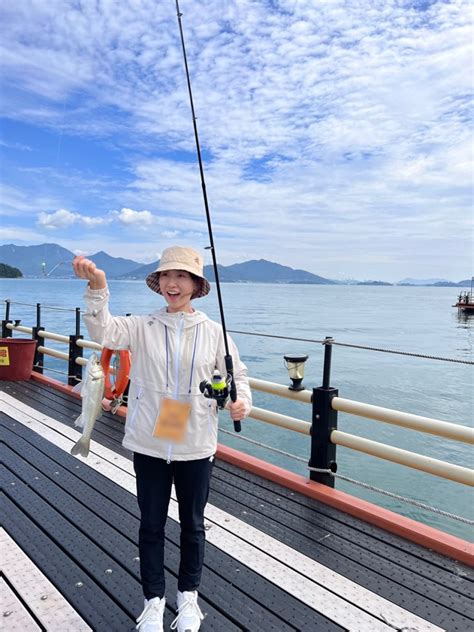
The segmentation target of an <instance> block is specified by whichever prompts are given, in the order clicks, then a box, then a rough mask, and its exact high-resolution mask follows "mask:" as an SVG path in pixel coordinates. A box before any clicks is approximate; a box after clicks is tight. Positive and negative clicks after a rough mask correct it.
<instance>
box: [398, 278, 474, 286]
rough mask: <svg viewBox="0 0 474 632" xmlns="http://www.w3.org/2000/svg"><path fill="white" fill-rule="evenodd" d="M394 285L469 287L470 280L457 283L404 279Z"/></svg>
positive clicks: (440, 280)
mask: <svg viewBox="0 0 474 632" xmlns="http://www.w3.org/2000/svg"><path fill="white" fill-rule="evenodd" d="M395 285H407V286H412V287H421V286H423V285H424V286H429V287H470V286H471V279H464V280H463V281H458V282H457V283H455V282H454V281H446V280H445V279H439V280H437V279H426V280H422V279H404V280H403V281H399V282H398V283H396V284H395Z"/></svg>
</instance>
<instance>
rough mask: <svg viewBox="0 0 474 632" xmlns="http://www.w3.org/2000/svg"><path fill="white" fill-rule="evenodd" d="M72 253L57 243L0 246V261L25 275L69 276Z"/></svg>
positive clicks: (70, 274) (70, 273)
mask: <svg viewBox="0 0 474 632" xmlns="http://www.w3.org/2000/svg"><path fill="white" fill-rule="evenodd" d="M73 258H74V254H73V253H72V252H71V251H70V250H66V248H63V247H62V246H58V244H41V245H39V246H15V244H5V245H3V246H0V261H2V262H3V263H6V264H8V265H10V266H14V267H15V268H19V269H20V270H21V271H22V272H23V276H25V277H61V276H62V277H65V276H66V277H69V276H73V275H72V269H71V261H72V260H73Z"/></svg>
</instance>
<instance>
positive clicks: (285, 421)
mask: <svg viewBox="0 0 474 632" xmlns="http://www.w3.org/2000/svg"><path fill="white" fill-rule="evenodd" d="M7 327H8V329H11V330H12V331H19V332H23V333H29V334H31V333H32V328H31V327H24V326H21V325H17V326H15V325H13V324H11V323H8V324H7ZM38 335H40V336H42V337H43V338H50V339H52V340H56V341H58V342H63V343H69V338H68V337H67V336H61V335H59V334H54V333H52V332H48V331H45V330H40V331H39V332H38ZM76 344H77V345H78V346H79V347H82V348H87V349H93V350H95V351H101V350H102V345H100V344H98V343H96V342H92V341H90V340H83V339H80V340H77V341H76ZM38 351H39V352H40V353H43V354H45V355H50V356H53V357H55V358H58V359H61V360H66V361H67V360H69V355H68V354H67V353H62V352H60V351H56V350H55V349H51V348H49V347H44V346H39V347H38ZM76 364H79V365H82V366H84V365H86V364H87V360H86V359H85V358H76ZM111 370H113V369H112V368H111ZM249 382H250V386H251V388H253V389H254V390H257V391H261V392H264V393H269V394H272V395H277V396H279V397H286V398H289V399H292V400H294V401H300V402H304V403H311V402H312V391H309V390H303V391H291V390H289V388H288V387H287V386H284V385H282V384H277V383H275V382H267V381H265V380H259V379H257V378H249ZM331 406H332V407H333V409H334V410H337V411H340V412H346V413H349V414H353V415H358V416H361V417H366V418H368V419H373V420H376V421H381V422H384V423H389V424H393V425H398V426H402V427H404V428H409V429H411V430H416V431H419V432H425V433H428V434H432V435H437V436H440V437H444V438H447V439H451V440H453V441H463V442H466V443H470V444H473V443H474V431H473V429H471V428H467V427H465V426H461V425H457V424H453V423H449V422H446V421H440V420H438V419H432V418H430V417H422V416H419V415H412V414H410V413H404V412H401V411H398V410H392V409H389V408H382V407H380V406H373V405H371V404H366V403H364V402H357V401H354V400H349V399H344V398H342V397H334V398H333V399H332V401H331ZM249 417H252V418H253V419H257V420H259V421H263V422H264V423H270V424H272V425H275V426H279V427H281V428H286V429H289V430H293V431H295V432H299V433H301V434H305V435H309V434H310V430H311V424H310V423H309V422H307V421H304V420H303V419H297V418H295V417H290V416H288V415H282V414H279V413H275V412H273V411H269V410H265V409H263V408H258V407H256V406H253V407H252V409H251V411H250V414H249ZM316 431H317V429H316ZM331 441H332V443H334V444H336V445H341V446H344V447H347V448H350V449H352V450H357V451H359V452H365V453H366V454H370V455H372V456H376V457H378V458H381V459H384V460H387V461H391V462H394V463H399V464H401V465H405V466H408V467H411V468H414V469H417V470H420V471H423V472H427V473H430V474H434V475H436V476H441V477H443V478H447V479H449V480H452V481H456V482H458V483H463V484H465V485H471V486H472V485H474V472H473V471H472V470H471V469H469V468H466V467H461V466H459V465H453V464H451V463H447V462H445V461H439V460H437V459H432V458H431V457H426V456H422V455H420V454H416V453H414V452H408V451H407V450H402V449H400V448H396V447H393V446H389V445H386V444H383V443H378V442H376V441H371V440H369V439H365V438H363V437H357V436H355V435H350V434H347V433H345V432H341V431H340V430H333V431H332V433H331Z"/></svg>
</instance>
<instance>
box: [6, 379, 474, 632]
mask: <svg viewBox="0 0 474 632" xmlns="http://www.w3.org/2000/svg"><path fill="white" fill-rule="evenodd" d="M0 411H1V412H0V426H1V440H2V461H3V463H4V464H5V467H4V468H3V469H2V473H1V479H2V481H1V482H2V488H3V490H4V494H3V497H2V509H1V515H2V525H3V529H2V530H1V531H0V546H1V553H2V554H1V561H2V580H1V594H2V615H3V616H2V618H1V622H2V629H4V630H6V631H10V630H22V631H25V630H51V631H54V630H58V631H59V630H61V631H63V630H71V631H73V632H76V631H82V630H91V629H92V630H100V631H111V632H122V631H126V630H133V629H134V627H135V623H134V620H135V618H136V617H137V616H138V615H139V614H140V612H141V610H142V604H143V601H142V594H141V588H140V582H139V573H138V566H139V565H138V549H137V534H138V522H139V514H138V508H137V504H136V498H135V495H134V490H135V488H134V478H133V468H132V464H131V458H130V457H131V455H130V453H129V452H127V451H126V450H124V449H123V448H122V446H121V439H122V435H123V430H122V427H123V420H122V419H120V418H117V417H114V416H113V415H111V414H109V413H104V414H103V415H102V417H101V419H100V420H99V421H98V422H97V424H96V429H95V431H94V435H93V438H94V440H95V441H94V442H93V446H92V452H91V454H90V455H89V457H88V459H87V460H84V459H79V458H76V457H73V456H71V455H70V454H69V450H70V448H71V446H72V444H73V441H74V440H75V438H77V436H78V433H77V431H76V430H75V429H74V428H73V422H74V419H75V418H76V417H77V416H78V414H79V412H80V402H79V401H78V400H77V399H75V398H73V397H71V396H68V395H66V394H64V393H61V392H58V391H57V390H55V389H54V388H52V387H48V386H45V385H43V384H39V383H37V382H34V381H29V382H0ZM169 515H170V519H169V520H168V524H167V546H166V579H167V598H168V603H167V608H166V614H165V619H166V625H167V626H168V628H166V627H165V629H169V625H170V623H171V621H172V619H173V617H174V607H175V594H176V583H177V579H176V577H177V569H178V564H179V523H178V520H177V506H176V502H175V501H174V500H173V501H172V503H171V506H170V514H169ZM206 529H207V541H208V543H207V550H206V551H207V552H206V560H205V568H204V572H203V577H202V583H201V587H200V597H201V605H202V610H203V611H204V612H205V613H206V618H205V620H204V622H203V624H202V627H201V629H202V630H203V632H205V631H207V630H209V631H210V630H218V631H220V632H232V631H234V630H248V631H251V632H259V631H275V632H276V631H278V632H285V631H289V630H305V631H312V630H315V631H317V632H322V631H328V632H336V631H341V630H351V631H354V632H355V631H360V632H372V631H374V632H377V631H379V630H380V631H381V632H393V630H400V631H402V630H403V631H404V632H415V631H417V632H434V631H438V630H449V631H455V630H456V631H459V632H468V631H469V630H473V629H474V622H473V614H474V613H473V599H472V598H473V593H474V591H473V580H474V573H473V570H472V569H471V568H470V567H468V566H466V565H464V564H461V563H459V562H456V561H454V560H452V559H449V558H447V557H444V556H442V555H440V554H438V553H434V552H433V551H430V550H428V549H425V548H422V547H420V546H418V545H416V544H414V543H411V542H408V541H406V540H404V539H402V538H400V537H398V536H396V535H393V534H390V533H388V532H386V531H384V530H382V529H379V528H377V527H375V526H373V525H370V524H368V523H365V522H363V521H361V520H359V519H357V518H354V517H351V516H349V515H347V514H345V513H342V512H340V511H338V510H336V509H333V508H331V507H328V506H326V505H324V504H322V503H320V502H318V501H315V500H312V499H310V498H307V497H304V496H300V495H298V494H297V493H295V492H293V491H290V490H289V489H287V488H285V487H282V486H279V485H277V484H275V483H272V482H270V481H268V480H265V479H262V478H260V477H258V476H256V475H254V474H250V473H248V472H245V471H243V470H240V469H238V468H236V467H234V466H232V465H230V464H228V463H225V462H223V461H217V462H216V467H215V468H214V475H213V480H212V490H211V494H210V499H209V505H208V507H207V509H206Z"/></svg>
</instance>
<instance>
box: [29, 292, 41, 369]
mask: <svg viewBox="0 0 474 632" xmlns="http://www.w3.org/2000/svg"><path fill="white" fill-rule="evenodd" d="M43 330H44V327H41V303H36V327H32V328H31V338H32V339H33V340H36V351H35V358H34V360H33V371H36V372H37V373H43V372H44V353H41V352H40V351H38V347H39V346H40V345H41V344H42V342H41V337H40V336H39V332H40V331H43Z"/></svg>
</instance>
